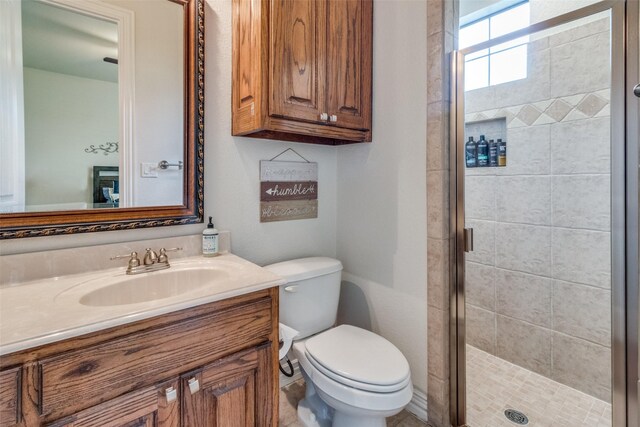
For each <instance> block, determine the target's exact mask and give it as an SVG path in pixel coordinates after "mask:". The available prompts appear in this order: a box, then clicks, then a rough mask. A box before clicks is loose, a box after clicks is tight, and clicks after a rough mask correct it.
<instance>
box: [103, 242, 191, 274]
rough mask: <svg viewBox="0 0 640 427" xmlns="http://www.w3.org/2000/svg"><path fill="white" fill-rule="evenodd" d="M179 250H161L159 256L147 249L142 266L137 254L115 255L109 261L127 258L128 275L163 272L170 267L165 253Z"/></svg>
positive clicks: (178, 249)
mask: <svg viewBox="0 0 640 427" xmlns="http://www.w3.org/2000/svg"><path fill="white" fill-rule="evenodd" d="M181 250H182V248H169V249H165V248H161V249H160V254H158V253H156V251H154V250H153V249H151V248H147V249H146V253H145V254H144V258H143V261H142V264H141V263H140V258H138V253H137V252H131V253H130V254H129V255H116V256H114V257H111V258H110V259H111V260H115V259H122V258H129V262H128V263H127V272H126V273H127V274H129V275H131V274H140V273H149V272H151V271H157V270H164V269H165V268H169V267H171V265H169V257H168V256H167V252H175V251H181Z"/></svg>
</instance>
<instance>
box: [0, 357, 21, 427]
mask: <svg viewBox="0 0 640 427" xmlns="http://www.w3.org/2000/svg"><path fill="white" fill-rule="evenodd" d="M21 375H22V369H21V368H19V367H18V368H11V369H6V370H4V371H0V427H9V426H15V425H16V424H17V423H18V422H19V421H20V394H21V389H22V387H21V384H22V381H21V379H22V378H21Z"/></svg>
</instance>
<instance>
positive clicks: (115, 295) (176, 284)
mask: <svg viewBox="0 0 640 427" xmlns="http://www.w3.org/2000/svg"><path fill="white" fill-rule="evenodd" d="M228 277H229V273H228V272H227V271H225V270H222V269H220V268H212V267H195V268H183V269H176V270H171V269H169V270H164V271H159V272H151V273H142V274H139V275H135V276H124V277H118V278H117V280H113V279H111V280H106V281H104V279H103V285H104V286H101V287H100V288H98V289H95V290H93V291H90V292H88V293H86V294H84V295H83V296H81V297H80V299H79V302H80V304H82V305H88V306H92V307H103V306H111V305H124V304H137V303H141V302H148V301H155V300H159V299H164V298H171V297H175V296H178V295H181V294H184V293H187V292H192V291H195V290H199V289H202V288H205V287H211V288H214V287H215V285H216V282H218V283H220V281H222V280H224V279H227V278H228ZM84 285H89V283H84Z"/></svg>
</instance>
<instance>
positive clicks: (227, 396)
mask: <svg viewBox="0 0 640 427" xmlns="http://www.w3.org/2000/svg"><path fill="white" fill-rule="evenodd" d="M269 350H270V349H269V347H268V346H265V347H262V348H259V349H251V350H247V351H245V352H242V353H239V354H235V355H233V356H230V357H228V358H225V359H222V360H220V361H216V362H214V363H212V364H210V365H207V366H205V367H203V368H201V369H198V370H196V371H194V372H190V373H188V374H186V375H184V376H183V378H182V380H181V381H182V394H183V396H184V400H183V402H184V405H183V409H182V413H183V422H182V425H183V427H207V426H234V427H236V426H237V427H250V426H269V425H271V424H270V423H271V420H272V419H273V413H272V410H273V407H272V406H270V404H269V400H268V399H265V397H266V396H265V395H264V394H261V393H258V391H259V390H263V389H270V388H271V376H270V373H269V367H270V366H271V362H270V351H269Z"/></svg>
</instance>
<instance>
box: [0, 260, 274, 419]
mask: <svg viewBox="0 0 640 427" xmlns="http://www.w3.org/2000/svg"><path fill="white" fill-rule="evenodd" d="M217 258H219V259H214V260H204V259H202V258H201V257H194V259H186V260H184V261H178V262H176V263H175V265H174V266H172V269H174V270H173V273H171V274H172V275H173V276H178V277H180V276H181V273H180V272H181V271H185V272H186V271H189V272H190V273H187V274H190V275H191V276H190V277H192V279H190V280H194V279H193V277H194V273H193V272H194V271H205V273H206V272H207V271H208V270H207V269H210V270H216V269H217V270H219V271H225V272H226V274H221V273H219V272H218V273H217V274H218V275H217V276H215V277H216V278H215V280H213V281H211V283H210V285H209V286H204V287H196V288H194V289H190V290H188V291H186V292H183V293H177V294H176V295H170V296H166V295H162V296H163V298H159V299H155V300H153V298H155V297H154V295H153V293H152V292H147V294H148V295H149V299H150V300H148V301H139V300H136V302H134V303H129V304H127V302H128V301H126V298H127V297H126V295H128V294H127V291H126V289H125V288H123V287H122V286H123V285H121V283H129V282H128V281H129V280H133V279H131V277H134V276H129V277H126V276H125V275H124V271H120V270H118V271H117V272H116V273H115V275H114V272H115V271H116V270H111V271H108V272H100V273H99V274H97V275H96V274H94V275H91V274H85V275H74V276H70V277H68V278H67V277H62V278H55V279H50V280H49V281H47V280H40V281H36V282H33V283H28V284H24V285H19V286H15V287H8V288H7V287H5V288H3V289H0V304H1V305H0V308H1V309H2V310H3V313H2V325H1V326H0V340H1V343H0V351H1V352H2V354H1V355H0V426H2V427H6V426H15V425H18V426H41V425H42V426H44V425H47V426H96V427H98V426H100V427H104V426H211V425H216V426H224V425H231V424H230V423H232V424H233V425H243V426H244V425H247V426H249V425H251V426H254V425H255V426H276V425H277V420H278V418H277V417H278V413H277V407H278V406H277V403H278V395H277V390H278V387H277V384H278V369H277V351H278V342H277V341H278V335H277V334H278V288H277V286H278V285H279V284H281V283H282V281H281V280H280V279H279V278H278V276H276V275H274V274H272V273H269V272H267V271H265V270H263V269H261V268H260V267H258V266H256V265H254V264H251V263H249V262H247V261H244V260H242V259H240V258H238V257H235V256H233V255H230V254H228V255H223V256H221V257H217ZM212 266H214V267H215V268H213V267H212ZM234 269H235V270H234ZM170 271H171V269H169V270H164V271H162V272H157V273H150V274H149V273H147V275H148V277H153V276H152V275H156V276H155V277H157V281H158V283H162V281H163V280H174V279H171V278H170V276H168V275H167V273H168V272H170ZM198 274H200V273H198ZM114 276H117V277H120V278H121V279H122V280H121V281H120V282H117V281H116V282H117V285H118V286H119V287H118V288H114V289H118V291H119V292H120V294H121V295H125V296H124V297H123V298H125V300H121V301H120V302H119V303H117V302H112V303H113V304H114V305H106V306H99V305H98V304H96V303H95V300H91V299H85V300H82V298H77V297H78V296H79V295H81V294H84V295H85V296H86V295H89V294H92V293H95V292H96V290H100V289H102V292H104V289H105V286H114V284H113V282H114V280H113V277H114ZM165 276H166V277H165ZM203 277H206V275H205V276H203ZM166 278H169V279H166ZM107 279H111V282H109V280H107ZM132 283H135V285H136V286H139V285H140V283H139V282H132ZM175 283H178V285H180V280H177V281H176V282H175ZM104 284H106V285H104ZM101 285H104V286H102V288H100V286H101ZM185 285H186V283H185ZM37 289H40V291H41V292H42V293H41V294H37V293H35V291H36V290H37ZM79 289H81V290H82V291H79ZM123 289H124V290H123ZM26 295H32V299H31V300H26V301H23V302H22V305H21V304H20V302H19V301H20V298H22V297H24V296H26ZM131 295H136V294H135V293H134V294H131ZM74 301H84V304H82V303H75V304H74ZM92 301H93V303H92ZM7 311H9V312H13V313H7ZM20 312H23V315H22V316H17V317H15V316H14V315H17V314H18V313H20ZM83 313H84V315H83ZM20 318H22V319H23V321H22V322H21V321H20ZM7 319H9V323H11V322H12V321H11V319H15V322H13V323H14V324H13V325H8V324H7Z"/></svg>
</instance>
